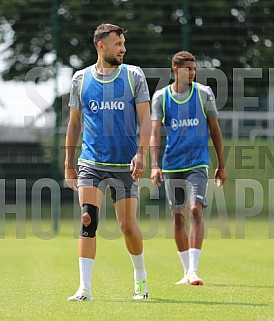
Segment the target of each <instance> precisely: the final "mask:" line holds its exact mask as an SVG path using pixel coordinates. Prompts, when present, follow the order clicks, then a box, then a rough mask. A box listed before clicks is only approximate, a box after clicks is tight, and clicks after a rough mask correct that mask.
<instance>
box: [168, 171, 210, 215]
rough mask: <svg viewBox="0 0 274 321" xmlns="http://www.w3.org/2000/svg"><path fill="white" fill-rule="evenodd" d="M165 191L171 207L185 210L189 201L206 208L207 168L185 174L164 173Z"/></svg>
mask: <svg viewBox="0 0 274 321" xmlns="http://www.w3.org/2000/svg"><path fill="white" fill-rule="evenodd" d="M164 181H165V190H166V195H167V200H168V204H169V207H170V208H171V209H173V208H185V207H186V206H187V203H188V201H189V200H194V201H198V202H200V203H201V204H202V205H203V206H204V207H206V205H207V202H206V191H207V184H208V170H207V168H206V167H201V168H196V169H192V170H188V171H185V172H172V173H164Z"/></svg>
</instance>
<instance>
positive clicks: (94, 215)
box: [80, 204, 99, 238]
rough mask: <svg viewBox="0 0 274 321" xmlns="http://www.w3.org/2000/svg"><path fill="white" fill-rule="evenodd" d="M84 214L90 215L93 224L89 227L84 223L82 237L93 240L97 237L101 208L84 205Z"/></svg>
mask: <svg viewBox="0 0 274 321" xmlns="http://www.w3.org/2000/svg"><path fill="white" fill-rule="evenodd" d="M84 213H88V215H89V216H90V219H91V223H90V224H89V225H88V226H85V225H84V224H83V223H82V228H81V233H80V235H81V236H84V237H91V238H92V237H95V235H96V230H97V226H98V220H99V208H98V207H97V206H95V205H92V204H83V208H82V215H83V214H84Z"/></svg>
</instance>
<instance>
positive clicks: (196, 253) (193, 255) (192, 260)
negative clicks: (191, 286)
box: [189, 248, 201, 272]
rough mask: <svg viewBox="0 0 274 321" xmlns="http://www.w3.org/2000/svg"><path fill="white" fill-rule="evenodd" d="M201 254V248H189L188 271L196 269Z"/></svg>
mask: <svg viewBox="0 0 274 321" xmlns="http://www.w3.org/2000/svg"><path fill="white" fill-rule="evenodd" d="M200 255H201V250H199V249H194V248H192V249H189V271H190V272H191V271H196V272H197V270H198V263H199V259H200Z"/></svg>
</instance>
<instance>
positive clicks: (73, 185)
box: [65, 168, 78, 191]
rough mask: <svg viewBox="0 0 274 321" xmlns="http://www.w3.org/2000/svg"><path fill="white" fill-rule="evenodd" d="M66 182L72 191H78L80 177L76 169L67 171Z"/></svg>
mask: <svg viewBox="0 0 274 321" xmlns="http://www.w3.org/2000/svg"><path fill="white" fill-rule="evenodd" d="M65 180H66V183H67V184H68V187H69V188H70V189H72V190H73V191H77V181H78V175H77V172H76V169H75V168H70V169H68V168H66V169H65Z"/></svg>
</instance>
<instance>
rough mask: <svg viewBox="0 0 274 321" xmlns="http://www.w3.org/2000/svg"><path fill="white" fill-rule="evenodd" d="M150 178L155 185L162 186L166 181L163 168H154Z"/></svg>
mask: <svg viewBox="0 0 274 321" xmlns="http://www.w3.org/2000/svg"><path fill="white" fill-rule="evenodd" d="M150 178H151V181H152V183H153V184H154V185H156V186H161V183H162V182H163V181H164V178H163V173H162V170H161V168H160V167H156V168H152V170H151V175H150Z"/></svg>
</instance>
